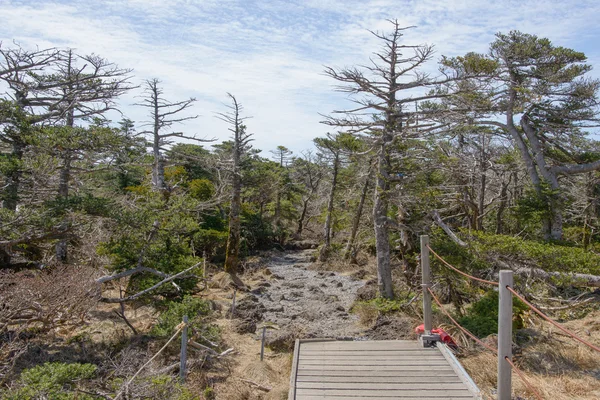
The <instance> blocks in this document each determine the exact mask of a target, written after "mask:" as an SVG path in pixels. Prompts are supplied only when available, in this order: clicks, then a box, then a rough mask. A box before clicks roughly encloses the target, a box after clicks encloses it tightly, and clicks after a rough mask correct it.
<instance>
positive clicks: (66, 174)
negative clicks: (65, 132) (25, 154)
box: [55, 156, 71, 262]
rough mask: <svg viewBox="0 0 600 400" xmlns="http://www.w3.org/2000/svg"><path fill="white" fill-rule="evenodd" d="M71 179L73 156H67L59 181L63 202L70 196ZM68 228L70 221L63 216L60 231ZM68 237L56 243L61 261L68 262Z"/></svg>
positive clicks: (57, 253) (60, 196)
mask: <svg viewBox="0 0 600 400" xmlns="http://www.w3.org/2000/svg"><path fill="white" fill-rule="evenodd" d="M70 180H71V157H70V156H66V157H65V159H64V161H63V166H62V168H61V170H60V176H59V182H58V199H59V200H60V201H62V202H66V201H67V200H68V198H69V181H70ZM61 207H66V204H61ZM67 228H68V222H67V221H66V219H65V218H64V217H63V221H62V222H61V224H60V227H59V231H61V232H64V231H66V230H67ZM67 247H68V246H67V241H66V239H60V240H59V241H58V243H56V247H55V253H56V259H57V260H59V261H61V262H67V259H68V249H67Z"/></svg>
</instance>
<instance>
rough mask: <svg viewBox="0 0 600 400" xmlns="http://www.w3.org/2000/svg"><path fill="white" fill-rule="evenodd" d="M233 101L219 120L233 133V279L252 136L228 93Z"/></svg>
mask: <svg viewBox="0 0 600 400" xmlns="http://www.w3.org/2000/svg"><path fill="white" fill-rule="evenodd" d="M227 95H228V96H229V98H230V100H231V103H232V104H231V105H230V106H227V107H228V108H229V111H227V112H225V113H218V114H217V118H219V119H220V120H222V121H224V122H226V123H227V124H229V128H228V129H229V131H230V132H231V133H232V139H233V146H232V150H231V151H232V154H231V160H229V162H228V164H229V165H228V166H226V168H227V169H229V172H230V173H231V176H232V178H231V206H230V210H229V233H228V235H227V250H226V252H225V272H228V273H229V274H230V275H231V276H232V278H235V277H236V274H237V272H238V266H239V264H240V256H239V253H240V240H241V238H240V230H241V226H240V212H241V209H242V168H241V164H242V160H243V158H244V156H245V155H246V154H247V152H248V150H249V149H250V142H251V141H252V140H253V139H252V134H250V133H247V132H246V125H245V124H244V121H245V120H247V119H248V117H242V116H241V113H242V110H243V107H242V105H241V104H240V103H239V102H238V101H237V99H236V98H235V96H234V95H232V94H231V93H227Z"/></svg>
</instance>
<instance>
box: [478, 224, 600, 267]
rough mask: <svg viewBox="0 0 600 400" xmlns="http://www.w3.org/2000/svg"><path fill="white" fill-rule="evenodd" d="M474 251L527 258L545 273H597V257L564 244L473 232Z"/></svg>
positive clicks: (598, 263) (598, 258) (599, 265)
mask: <svg viewBox="0 0 600 400" xmlns="http://www.w3.org/2000/svg"><path fill="white" fill-rule="evenodd" d="M472 235H473V236H474V238H475V239H477V240H475V241H473V242H472V244H473V246H474V248H475V250H476V251H477V252H481V253H496V254H501V255H505V256H509V257H513V258H514V257H520V258H526V259H531V260H533V261H535V262H536V264H538V265H539V266H540V268H543V269H544V270H547V271H556V272H580V273H586V274H594V275H598V274H600V256H599V255H597V254H595V253H592V252H589V251H585V250H584V249H582V248H580V247H574V246H568V245H565V244H564V243H561V244H559V243H546V242H537V241H534V240H523V239H522V238H518V237H513V236H506V235H491V234H485V233H481V232H473V233H472Z"/></svg>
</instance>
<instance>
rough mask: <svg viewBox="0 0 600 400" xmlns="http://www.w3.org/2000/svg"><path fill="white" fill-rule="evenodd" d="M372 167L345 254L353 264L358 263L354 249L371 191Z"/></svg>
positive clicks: (361, 196) (364, 186)
mask: <svg viewBox="0 0 600 400" xmlns="http://www.w3.org/2000/svg"><path fill="white" fill-rule="evenodd" d="M370 175H371V167H369V171H368V173H367V178H366V179H365V183H364V185H363V190H362V193H361V195H360V201H359V202H358V207H357V208H356V214H355V215H354V221H352V231H351V232H350V239H348V244H347V245H346V250H345V252H344V259H345V260H347V259H349V258H351V256H353V255H354V256H353V257H352V258H351V259H352V261H353V262H355V261H356V251H355V249H354V241H355V240H356V234H357V232H358V227H359V225H360V219H361V217H362V212H363V207H364V205H365V198H366V197H367V192H368V191H369V181H370V179H371V177H370Z"/></svg>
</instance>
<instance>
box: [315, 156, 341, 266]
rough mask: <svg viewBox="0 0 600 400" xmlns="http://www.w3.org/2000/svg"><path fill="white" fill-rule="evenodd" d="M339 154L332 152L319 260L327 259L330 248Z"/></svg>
mask: <svg viewBox="0 0 600 400" xmlns="http://www.w3.org/2000/svg"><path fill="white" fill-rule="evenodd" d="M339 162H340V155H339V152H336V153H335V154H334V158H333V176H332V178H331V190H330V191H329V201H328V203H327V217H326V219H325V227H324V228H323V236H324V243H323V247H322V248H321V252H320V253H319V261H321V262H323V261H325V260H327V257H328V256H329V250H330V248H331V220H332V214H333V204H334V198H335V189H336V186H337V176H338V169H339Z"/></svg>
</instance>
